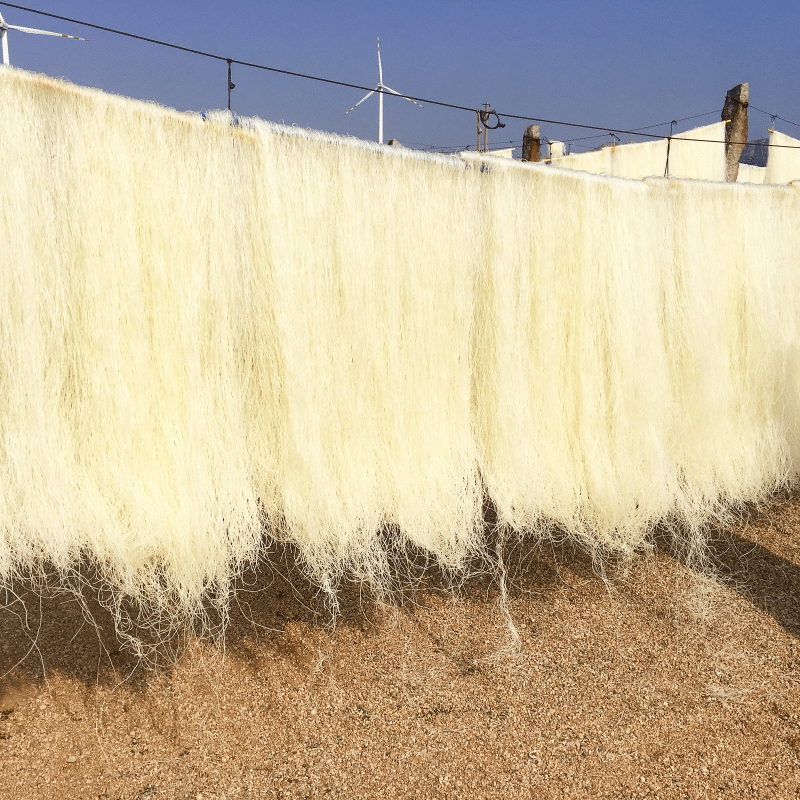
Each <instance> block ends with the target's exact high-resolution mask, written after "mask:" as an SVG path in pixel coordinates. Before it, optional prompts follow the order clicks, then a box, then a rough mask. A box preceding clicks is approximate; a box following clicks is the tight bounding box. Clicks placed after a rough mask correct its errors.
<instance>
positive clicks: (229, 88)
mask: <svg viewBox="0 0 800 800" xmlns="http://www.w3.org/2000/svg"><path fill="white" fill-rule="evenodd" d="M226 61H227V62H228V111H230V110H231V89H235V88H236V84H235V83H233V82H232V81H231V64H232V63H233V59H231V58H228V59H226Z"/></svg>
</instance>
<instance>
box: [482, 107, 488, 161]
mask: <svg viewBox="0 0 800 800" xmlns="http://www.w3.org/2000/svg"><path fill="white" fill-rule="evenodd" d="M486 118H487V119H488V118H489V104H488V103H487V104H486ZM488 149H489V126H488V125H487V124H486V123H484V124H483V152H484V153H485V152H486V151H487V150H488Z"/></svg>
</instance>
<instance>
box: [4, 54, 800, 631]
mask: <svg viewBox="0 0 800 800" xmlns="http://www.w3.org/2000/svg"><path fill="white" fill-rule="evenodd" d="M0 104H2V108H3V109H4V113H3V116H2V120H0V150H1V151H2V152H3V154H4V172H3V181H4V185H3V191H2V193H0V236H1V237H2V241H3V242H4V257H3V259H2V260H0V580H4V581H8V580H10V579H11V578H12V577H13V576H14V575H15V574H19V573H20V572H25V571H30V570H35V569H37V567H38V566H39V565H41V564H42V563H44V562H47V563H50V564H54V565H55V566H56V567H57V568H59V569H60V570H61V571H62V573H63V574H64V575H65V576H66V575H68V574H69V573H70V571H71V570H72V569H74V568H75V567H76V566H77V565H78V564H79V562H80V561H81V559H84V560H85V559H88V560H89V561H91V562H93V563H95V564H96V565H97V567H98V569H99V570H100V574H101V575H102V576H103V578H104V579H105V580H106V581H108V582H109V583H110V584H111V585H112V586H113V587H114V589H115V590H116V593H117V595H118V596H120V597H123V596H124V597H131V598H133V599H135V600H138V601H141V602H143V603H144V604H146V605H147V606H148V607H150V608H152V609H154V610H155V611H156V612H157V613H159V614H161V615H164V616H166V617H168V618H169V619H171V620H172V621H175V622H177V621H179V620H180V619H185V618H186V617H187V616H188V617H191V616H192V615H193V614H195V613H197V612H198V609H199V608H200V604H201V602H202V600H203V598H204V597H207V596H208V594H209V593H212V594H221V596H222V597H223V599H224V597H225V596H226V592H227V591H228V589H229V587H230V585H231V582H232V580H233V579H234V578H235V577H236V576H237V575H238V574H239V573H240V572H241V570H242V569H243V568H244V566H246V565H247V564H249V563H251V562H252V561H254V560H255V559H257V558H258V557H259V554H261V553H262V552H263V549H264V547H265V545H266V544H267V542H268V540H269V538H270V537H277V538H281V539H283V540H285V541H288V542H291V543H293V544H294V545H295V546H296V547H297V549H298V551H299V553H300V554H301V556H302V557H303V558H304V559H305V562H306V564H307V566H308V568H309V573H310V575H311V576H312V577H313V579H314V580H316V581H318V582H319V583H320V585H322V586H324V587H327V588H330V587H333V586H335V582H336V580H337V579H338V578H340V577H341V576H342V575H343V574H345V573H347V572H354V573H356V574H358V575H361V576H364V577H368V578H369V579H371V580H373V581H375V583H376V584H378V585H386V583H387V582H388V581H389V580H390V575H391V572H390V570H389V565H390V561H391V558H392V557H394V556H396V555H397V553H398V552H400V553H402V551H403V549H404V548H407V547H413V548H415V549H417V548H418V549H421V550H422V551H424V552H426V553H427V554H429V555H430V556H432V557H433V558H434V559H435V560H437V561H438V562H439V563H440V564H442V565H445V566H447V567H449V568H458V567H459V566H461V565H463V564H464V562H465V560H466V559H467V558H469V557H470V556H471V555H480V554H481V553H482V552H484V550H485V548H486V539H485V536H486V533H485V530H484V528H483V517H482V504H483V501H484V499H485V498H486V497H488V498H489V499H490V500H491V501H492V502H493V503H494V505H495V506H496V508H497V510H498V514H499V518H500V523H501V524H502V525H505V526H508V528H509V529H512V530H515V531H518V532H521V533H526V534H529V535H534V536H545V535H548V532H552V533H553V535H557V536H563V535H564V534H566V535H569V536H571V537H573V538H576V539H578V540H580V541H581V542H583V543H584V544H585V545H586V546H587V547H588V548H589V549H591V550H593V551H596V552H597V551H602V552H616V553H621V554H625V553H631V552H634V551H635V550H637V549H638V548H641V547H642V545H643V543H644V542H645V541H646V540H647V537H648V535H649V534H650V532H651V531H652V528H653V526H654V525H655V524H657V523H658V522H660V521H665V520H666V521H668V522H671V523H674V524H675V526H676V530H678V529H679V527H680V530H682V531H683V532H684V535H686V536H687V537H688V539H689V544H690V546H694V547H696V548H699V547H701V545H702V541H703V540H702V526H703V524H705V523H706V522H708V521H709V520H714V519H717V518H719V517H720V515H722V514H723V513H724V511H725V509H727V508H729V507H731V505H736V504H740V503H744V502H746V501H749V500H753V499H758V498H760V497H762V496H764V494H765V493H766V492H768V491H770V490H771V489H773V488H775V487H776V486H778V485H781V484H782V483H783V482H785V481H787V480H788V479H789V478H791V477H792V476H793V475H794V473H795V471H796V467H797V463H798V460H797V459H798V447H799V446H800V444H799V442H800V438H799V436H798V434H799V433H800V431H799V430H798V418H797V413H796V407H797V394H798V385H797V367H798V363H797V361H798V352H800V351H798V345H800V316H799V315H798V311H797V308H796V304H795V303H794V302H793V298H795V297H796V296H797V290H798V288H800V287H798V282H800V278H799V277H798V276H799V275H800V270H798V256H797V254H798V253H800V225H798V224H797V223H798V219H799V217H798V215H799V214H800V189H797V188H794V187H772V188H766V187H752V186H746V185H721V184H711V183H696V182H676V181H668V180H663V179H655V180H651V181H647V182H638V183H634V182H630V181H618V180H615V179H607V178H599V177H595V176H590V175H586V174H585V173H580V172H567V171H565V170H564V171H562V170H553V169H552V168H550V167H548V166H543V165H527V166H519V165H513V164H510V163H508V162H503V160H501V159H494V160H492V165H491V167H490V168H489V169H488V171H487V170H482V169H480V168H478V167H479V165H476V164H474V163H473V164H471V165H470V164H467V165H465V164H463V163H462V162H461V161H459V160H458V159H455V158H445V157H430V156H420V155H419V154H415V153H413V152H411V151H406V150H398V149H393V148H392V149H390V148H382V147H379V146H376V145H368V144H365V143H358V142H355V141H353V140H349V139H344V138H339V137H334V136H327V135H322V134H313V133H309V132H304V131H298V130H295V129H291V128H284V127H279V126H274V125H269V124H266V123H257V122H251V123H248V124H247V125H238V126H236V125H232V124H231V120H230V118H228V117H225V116H221V117H219V118H217V119H212V120H210V121H204V120H202V119H201V118H200V117H198V116H193V115H186V114H179V113H176V112H173V111H168V110H165V109H162V108H159V107H156V106H153V105H149V104H144V103H138V102H134V101H130V100H126V99H122V98H118V97H113V96H109V95H106V94H103V93H100V92H96V91H91V90H85V89H79V88H76V87H73V86H70V85H68V84H64V83H61V82H57V81H54V80H51V79H47V78H43V77H41V76H35V75H30V74H26V73H22V72H19V71H17V70H12V69H6V70H3V71H2V72H1V73H0ZM503 163H506V164H507V166H502V164H503ZM544 210H548V211H550V212H552V213H550V214H548V215H544V214H543V213H542V212H543V211H544ZM545 216H547V217H548V218H554V219H559V220H561V221H562V222H561V223H560V224H559V225H558V226H553V225H549V224H545V223H542V222H541V221H540V220H542V219H544V218H545ZM765 232H769V235H766V234H765ZM554 526H555V527H554ZM392 553H394V556H392Z"/></svg>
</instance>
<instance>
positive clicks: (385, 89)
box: [344, 36, 424, 144]
mask: <svg viewBox="0 0 800 800" xmlns="http://www.w3.org/2000/svg"><path fill="white" fill-rule="evenodd" d="M375 92H377V93H378V144H383V95H384V92H391V93H392V94H396V95H397V96H398V97H402V98H403V99H404V100H408V102H409V103H413V104H414V105H415V106H419V107H420V108H423V107H424V106H422V105H421V104H420V103H418V102H417V101H416V100H412V99H411V98H410V97H406V96H405V95H403V94H400V92H396V91H395V90H394V89H390V88H389V87H388V86H386V85H385V84H384V83H383V67H382V66H381V37H380V36H379V37H378V85H377V86H376V87H375V88H374V89H373V90H372V91H371V92H370V93H369V94H368V95H366V97H362V98H361V99H360V100H359V101H358V102H357V103H356V104H355V105H354V106H353V107H352V108H351V109H350V111H355V110H356V108H358V106H360V105H361V104H362V103H363V102H364V101H365V100H366V99H367V97H372V95H373V94H375ZM350 111H345V112H344V115H345V116H347V115H348V114H349V113H350Z"/></svg>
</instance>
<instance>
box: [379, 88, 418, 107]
mask: <svg viewBox="0 0 800 800" xmlns="http://www.w3.org/2000/svg"><path fill="white" fill-rule="evenodd" d="M383 88H384V89H385V90H386V91H387V92H391V93H392V94H396V95H397V96H398V97H402V98H403V100H408V102H409V103H413V104H414V105H415V106H419V107H420V108H425V106H423V105H422V104H421V103H418V102H417V101H416V100H412V99H411V98H410V97H406V96H405V95H404V94H400V92H396V91H395V90H394V89H390V88H389V87H388V86H384V87H383Z"/></svg>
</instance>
